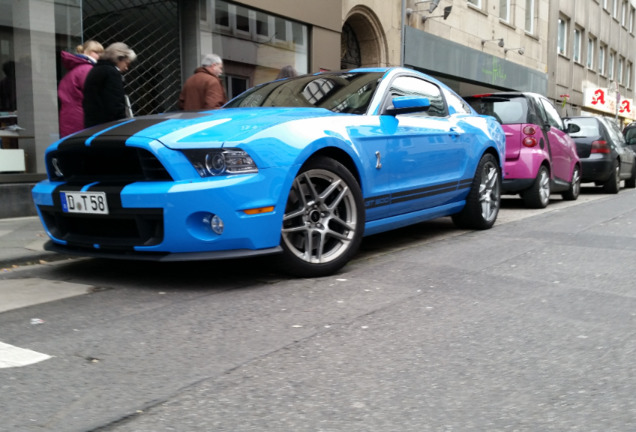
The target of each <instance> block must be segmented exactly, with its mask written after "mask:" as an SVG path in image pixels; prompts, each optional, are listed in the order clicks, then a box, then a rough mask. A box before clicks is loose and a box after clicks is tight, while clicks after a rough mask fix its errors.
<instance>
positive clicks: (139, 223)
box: [39, 206, 164, 250]
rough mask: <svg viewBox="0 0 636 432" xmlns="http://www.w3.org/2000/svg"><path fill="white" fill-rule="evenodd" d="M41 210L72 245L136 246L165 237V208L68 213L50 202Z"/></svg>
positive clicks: (59, 235)
mask: <svg viewBox="0 0 636 432" xmlns="http://www.w3.org/2000/svg"><path fill="white" fill-rule="evenodd" d="M39 210H40V213H41V215H42V220H43V222H44V224H45V225H46V227H47V228H48V229H49V231H50V232H51V234H52V235H53V237H55V238H57V239H59V240H64V241H66V242H67V243H68V245H69V246H75V247H86V248H93V246H94V245H95V244H98V245H99V246H100V249H101V250H103V249H110V250H132V248H133V247H134V246H152V245H156V244H159V243H161V242H162V241H163V234H164V233H163V211H162V210H161V209H120V210H118V211H117V212H115V213H113V214H111V215H109V216H108V217H107V218H104V217H100V216H92V215H81V214H68V213H64V212H62V211H60V210H56V209H55V207H50V206H40V207H39Z"/></svg>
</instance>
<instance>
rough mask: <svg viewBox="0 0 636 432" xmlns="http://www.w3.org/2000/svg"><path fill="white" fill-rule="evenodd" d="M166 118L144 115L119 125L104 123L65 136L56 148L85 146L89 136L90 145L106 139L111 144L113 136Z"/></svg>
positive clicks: (121, 134)
mask: <svg viewBox="0 0 636 432" xmlns="http://www.w3.org/2000/svg"><path fill="white" fill-rule="evenodd" d="M167 120H169V118H165V117H146V118H141V119H135V120H132V121H130V120H129V121H122V122H121V123H119V125H117V123H104V124H101V125H99V126H95V127H92V128H89V129H86V130H83V131H81V132H79V133H77V134H75V135H72V136H70V137H68V138H66V139H65V140H63V141H62V142H61V143H60V144H59V145H58V146H57V148H58V150H65V151H66V150H74V149H78V148H82V147H84V146H86V141H87V140H89V139H91V138H92V141H91V145H99V144H104V143H105V142H106V141H108V143H109V144H110V145H112V143H113V138H114V137H118V138H121V137H129V136H132V135H135V134H136V133H138V132H141V131H142V130H144V129H146V128H149V127H151V126H154V125H156V124H159V123H163V122H164V121H167ZM109 128H110V129H109ZM120 144H121V145H125V140H123V141H120Z"/></svg>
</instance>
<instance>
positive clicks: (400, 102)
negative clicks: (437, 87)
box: [386, 96, 431, 116]
mask: <svg viewBox="0 0 636 432" xmlns="http://www.w3.org/2000/svg"><path fill="white" fill-rule="evenodd" d="M391 102H393V108H388V109H387V110H386V113H387V114H388V115H392V116H396V115H399V114H408V113H414V112H426V111H428V110H429V108H430V107H431V101H430V100H429V98H427V97H421V96H397V97H394V98H393V99H392V101H391Z"/></svg>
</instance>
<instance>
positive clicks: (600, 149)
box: [590, 140, 610, 153]
mask: <svg viewBox="0 0 636 432" xmlns="http://www.w3.org/2000/svg"><path fill="white" fill-rule="evenodd" d="M609 152H610V148H609V146H608V145H607V141H604V140H597V141H592V151H591V152H590V153H609Z"/></svg>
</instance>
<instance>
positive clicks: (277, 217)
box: [33, 169, 288, 261]
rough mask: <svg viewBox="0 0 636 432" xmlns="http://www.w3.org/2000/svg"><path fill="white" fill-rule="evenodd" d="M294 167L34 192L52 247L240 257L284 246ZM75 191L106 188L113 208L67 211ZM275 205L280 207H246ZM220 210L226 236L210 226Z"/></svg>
mask: <svg viewBox="0 0 636 432" xmlns="http://www.w3.org/2000/svg"><path fill="white" fill-rule="evenodd" d="M287 173H288V170H282V169H265V170H262V171H261V172H259V173H257V174H248V175H236V176H229V177H222V178H207V179H201V180H200V181H199V180H197V181H182V182H173V181H162V182H136V183H131V184H127V185H113V184H101V183H97V184H91V185H71V184H65V183H55V182H50V181H48V180H46V181H43V182H40V183H38V184H37V185H36V186H35V187H34V189H33V198H34V201H35V204H36V208H37V210H38V213H39V215H40V218H41V220H42V223H43V225H44V227H45V229H46V231H47V234H48V235H49V237H50V238H51V241H52V242H51V245H50V246H49V248H50V249H51V250H57V251H59V252H63V253H73V251H75V252H76V254H79V255H85V256H109V257H115V258H117V257H121V258H126V259H129V258H138V259H153V260H161V261H171V260H182V259H183V260H185V259H220V258H233V257H238V256H249V255H253V254H255V253H258V254H260V253H275V252H277V251H279V250H278V249H277V248H278V246H279V244H280V232H281V227H282V219H283V213H284V206H285V201H286V194H285V193H283V192H282V191H283V188H284V186H283V182H284V179H285V178H286V174H287ZM75 190H83V191H86V190H90V191H103V192H106V195H107V200H108V205H109V214H108V215H93V214H76V213H67V212H64V210H63V208H62V205H61V202H60V201H61V200H60V192H61V191H75ZM283 196H284V198H283ZM268 206H271V207H273V210H271V211H267V212H262V213H256V214H247V213H246V212H245V210H248V209H257V208H264V207H268ZM214 215H216V216H218V217H220V218H221V220H222V221H223V232H222V233H221V234H217V233H215V232H214V231H213V230H212V227H211V225H210V221H211V219H212V216H214ZM170 255H175V256H172V257H170ZM179 256H180V258H179Z"/></svg>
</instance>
